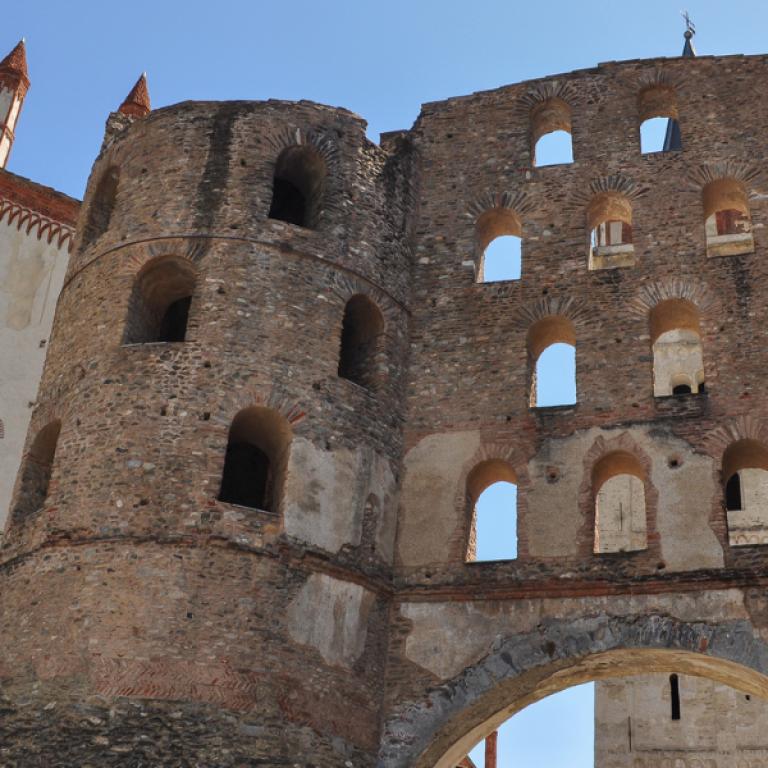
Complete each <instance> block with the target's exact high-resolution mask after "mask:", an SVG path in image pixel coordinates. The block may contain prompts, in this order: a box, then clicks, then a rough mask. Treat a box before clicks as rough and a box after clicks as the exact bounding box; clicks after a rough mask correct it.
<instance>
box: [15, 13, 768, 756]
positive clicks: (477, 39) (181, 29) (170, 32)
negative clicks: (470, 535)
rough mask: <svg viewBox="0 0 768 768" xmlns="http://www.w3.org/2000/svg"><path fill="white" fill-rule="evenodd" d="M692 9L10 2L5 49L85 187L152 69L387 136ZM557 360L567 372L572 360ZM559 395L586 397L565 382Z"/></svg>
mask: <svg viewBox="0 0 768 768" xmlns="http://www.w3.org/2000/svg"><path fill="white" fill-rule="evenodd" d="M681 7H682V3H681V2H680V1H679V0H674V2H672V1H670V0H644V1H643V2H634V3H624V2H616V1H615V0H611V1H610V2H609V1H607V0H606V1H604V2H600V1H598V0H582V1H581V2H547V1H546V0H544V1H543V2H528V1H527V0H526V2H522V0H516V1H513V2H511V1H510V0H499V1H498V2H484V1H483V0H474V2H472V3H469V2H466V1H465V2H458V1H456V0H421V1H419V0H409V1H407V2H406V0H390V1H389V2H386V3H381V2H377V3H371V2H365V1H364V0H326V1H325V2H323V3H318V2H307V1H306V0H294V1H293V2H290V3H288V2H275V1H274V0H272V2H264V1H263V0H250V1H249V2H232V1H230V2H228V1H227V0H219V2H216V3H210V2H205V3H203V2H198V1H197V0H188V1H187V2H184V3H181V2H172V1H171V0H166V2H160V1H159V0H154V2H151V3H150V2H147V1H146V0H134V1H132V2H130V3H127V2H126V3H113V2H104V0H102V1H101V2H78V0H71V2H68V3H63V2H53V0H49V1H48V2H40V1H37V0H24V2H15V3H13V2H8V3H6V4H5V6H4V7H3V24H2V27H0V55H4V54H5V52H7V51H8V50H10V49H11V48H12V47H13V45H14V44H15V43H16V41H17V40H18V39H19V38H20V37H22V36H25V37H26V38H27V50H28V57H29V67H30V76H31V79H32V87H31V89H30V92H29V95H28V97H27V101H26V104H25V107H24V111H23V113H22V115H21V119H20V122H19V126H18V129H17V140H16V146H15V147H14V150H13V152H12V154H11V159H10V163H9V166H8V169H9V170H11V171H13V172H15V173H19V174H21V175H23V176H27V177H29V178H32V179H34V180H35V181H39V182H41V183H44V184H48V185H51V186H53V187H55V188H57V189H60V190H62V191H64V192H67V193H68V194H70V195H73V196H75V197H81V196H82V193H83V189H84V187H85V181H86V179H87V175H88V172H89V169H90V165H91V163H92V161H93V159H94V157H95V156H96V154H97V152H98V149H99V145H100V143H101V137H102V132H103V127H104V121H105V120H106V117H107V115H108V113H109V112H110V111H111V110H114V109H116V108H117V107H118V105H119V104H120V103H121V101H122V100H123V98H124V96H125V95H126V94H127V93H128V91H129V89H130V88H131V86H132V85H133V83H134V82H135V80H136V78H137V77H138V76H139V74H140V73H141V72H142V71H144V70H146V71H147V72H148V76H149V86H150V93H151V96H152V101H153V105H154V106H156V107H157V106H164V105H168V104H173V103H175V102H178V101H183V100H186V99H212V100H220V99H265V98H280V99H311V100H314V101H318V102H322V103H326V104H331V105H335V106H344V107H346V108H348V109H350V110H352V111H354V112H357V113H358V114H360V115H361V116H363V117H364V118H365V119H367V120H368V123H369V136H370V137H371V139H373V140H374V141H377V140H378V135H379V133H380V132H382V131H390V130H395V129H400V128H407V127H409V126H410V125H411V124H412V123H413V121H414V120H415V119H416V116H417V115H418V112H419V108H420V105H421V104H422V103H423V102H427V101H434V100H438V99H443V98H447V97H449V96H454V95H459V94H464V93H470V92H473V91H478V90H484V89H488V88H496V87H498V86H500V85H503V84H506V83H512V82H517V81H520V80H526V79H529V78H534V77H541V76H544V75H551V74H557V73H558V72H566V71H569V70H573V69H579V68H585V67H592V66H594V65H595V64H597V63H598V62H602V61H611V60H620V59H634V58H651V57H657V56H677V55H679V53H680V51H681V50H682V45H683V37H682V32H683V22H682V20H681V18H680V15H679V12H680V8H681ZM688 10H689V11H690V13H691V16H692V18H693V20H694V22H695V23H696V26H697V35H696V38H695V44H696V47H697V49H698V52H699V54H700V55H706V54H732V53H746V54H749V53H764V52H765V49H766V48H767V47H768V43H766V37H765V29H766V22H768V4H766V3H761V2H758V0H754V2H744V1H743V0H732V1H731V2H729V3H727V4H723V3H722V2H714V0H706V1H698V2H693V1H692V2H690V4H689V6H688ZM541 159H543V158H541ZM551 365H552V366H553V370H554V371H557V370H560V369H561V367H562V365H563V358H562V357H559V358H558V357H557V356H555V357H554V358H553V360H552V363H551ZM541 378H542V379H544V378H546V374H544V375H542V377H541ZM555 378H557V379H558V380H560V381H562V380H563V379H568V377H567V376H566V377H563V376H562V375H560V376H557V377H555ZM547 397H548V398H549V401H550V402H558V401H560V402H562V401H568V398H570V397H571V395H570V394H569V393H567V392H563V391H562V390H557V389H556V390H554V391H553V392H551V393H549V394H548V395H547ZM505 490H506V491H507V494H506V495H505ZM508 491H509V488H507V489H503V488H502V489H493V490H492V492H491V493H490V494H489V496H488V499H483V502H482V503H484V504H487V505H489V506H488V507H487V508H488V509H489V510H490V512H489V514H491V515H493V514H495V515H496V518H497V522H496V523H495V525H496V526H497V527H496V528H492V529H491V530H492V533H491V534H489V535H486V536H485V537H484V539H485V540H486V541H488V540H499V541H502V542H506V543H509V544H510V546H511V544H513V543H514V541H511V542H510V538H511V537H512V536H513V531H514V498H513V497H511V496H510V495H509V493H508ZM498 520H500V522H498ZM481 546H484V544H483V542H482V541H481ZM506 551H507V556H508V555H509V552H510V550H509V548H508V549H507V550H506ZM483 554H484V556H486V557H494V556H499V555H498V554H496V553H494V552H493V551H487V552H485V553H483V551H482V550H481V555H483ZM512 554H514V552H512ZM592 707H593V700H592V687H591V686H589V685H588V686H581V687H580V688H578V689H574V690H572V691H569V692H565V693H564V694H561V695H558V696H555V697H550V698H549V699H546V700H544V701H542V702H539V703H538V704H537V705H535V706H534V707H531V708H529V709H528V710H526V711H524V712H523V713H520V714H519V715H517V716H516V717H515V718H513V719H512V720H511V721H510V722H509V724H508V725H507V726H505V727H504V729H503V731H502V734H501V738H500V760H499V766H500V768H507V766H512V765H514V766H515V767H516V768H518V767H520V768H523V767H524V766H540V765H544V766H547V768H560V767H561V766H563V767H564V766H566V765H567V766H569V768H587V766H591V765H592V738H593V734H592ZM545 750H550V751H549V752H546V753H545ZM475 754H477V753H475ZM479 762H480V763H482V761H479Z"/></svg>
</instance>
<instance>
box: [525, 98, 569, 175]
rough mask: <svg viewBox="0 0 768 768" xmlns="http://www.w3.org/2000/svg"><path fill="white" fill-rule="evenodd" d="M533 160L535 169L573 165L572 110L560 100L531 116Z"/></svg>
mask: <svg viewBox="0 0 768 768" xmlns="http://www.w3.org/2000/svg"><path fill="white" fill-rule="evenodd" d="M531 158H532V161H533V165H534V166H536V167H541V166H544V165H558V164H561V163H572V162H573V143H572V139H571V108H570V106H569V105H568V104H567V103H566V102H565V101H563V100H562V99H560V98H558V97H553V98H551V99H547V100H546V101H543V102H541V103H540V104H537V105H536V106H535V107H534V109H533V111H532V112H531Z"/></svg>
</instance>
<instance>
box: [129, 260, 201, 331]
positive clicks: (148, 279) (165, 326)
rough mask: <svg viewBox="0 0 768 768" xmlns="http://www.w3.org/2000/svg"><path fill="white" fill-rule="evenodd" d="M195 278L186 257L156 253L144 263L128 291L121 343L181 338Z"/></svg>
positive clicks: (187, 316) (184, 328) (187, 315)
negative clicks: (158, 254) (126, 312)
mask: <svg viewBox="0 0 768 768" xmlns="http://www.w3.org/2000/svg"><path fill="white" fill-rule="evenodd" d="M196 279H197V276H196V273H195V268H194V266H193V265H192V264H191V263H190V262H188V261H187V260H186V259H180V258H177V257H175V256H158V257H157V258H155V259H152V260H151V261H150V262H148V263H147V264H145V265H144V267H143V268H142V269H141V271H140V272H139V274H138V275H137V276H136V280H135V281H134V284H133V290H132V291H131V298H130V300H129V304H128V316H127V318H126V321H125V332H124V334H123V344H148V343H152V342H169V341H170V342H172V341H184V340H185V338H186V335H187V320H188V318H189V309H190V306H191V303H192V294H193V293H194V290H195V283H196Z"/></svg>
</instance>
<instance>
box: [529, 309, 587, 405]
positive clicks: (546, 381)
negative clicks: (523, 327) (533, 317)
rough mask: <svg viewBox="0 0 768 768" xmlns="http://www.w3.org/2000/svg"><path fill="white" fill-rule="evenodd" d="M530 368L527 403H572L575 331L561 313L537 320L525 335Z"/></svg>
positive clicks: (573, 397) (574, 385)
mask: <svg viewBox="0 0 768 768" xmlns="http://www.w3.org/2000/svg"><path fill="white" fill-rule="evenodd" d="M526 346H527V350H528V363H529V367H530V371H531V379H530V380H531V390H530V397H529V405H530V407H531V408H541V407H549V406H557V405H573V404H574V403H575V402H577V396H576V331H575V329H574V327H573V323H572V322H571V321H570V320H569V319H568V318H567V317H565V316H564V315H548V316H547V317H543V318H541V319H540V320H537V321H536V322H535V323H534V324H533V325H532V326H531V327H530V328H529V329H528V335H527V338H526Z"/></svg>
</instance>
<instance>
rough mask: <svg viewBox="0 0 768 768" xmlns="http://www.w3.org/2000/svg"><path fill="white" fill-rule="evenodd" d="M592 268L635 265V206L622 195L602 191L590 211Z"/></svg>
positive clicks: (588, 221) (590, 262) (596, 196)
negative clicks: (633, 225) (633, 224)
mask: <svg viewBox="0 0 768 768" xmlns="http://www.w3.org/2000/svg"><path fill="white" fill-rule="evenodd" d="M587 229H588V230H589V249H588V255H589V264H588V267H589V269H614V268H615V267H631V266H634V264H635V247H634V245H633V244H632V204H631V203H630V201H629V198H627V197H626V196H625V195H622V194H620V193H619V192H601V193H599V194H597V195H595V197H594V198H592V202H591V203H590V204H589V208H587Z"/></svg>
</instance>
